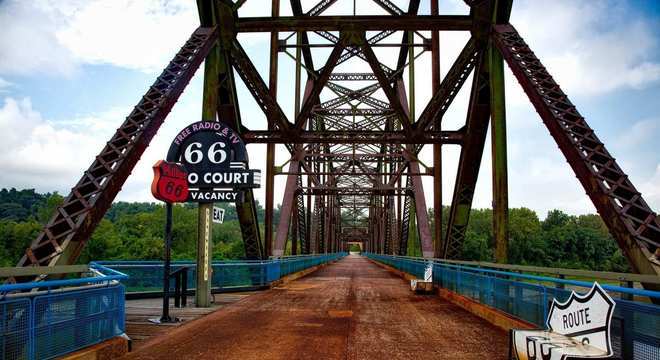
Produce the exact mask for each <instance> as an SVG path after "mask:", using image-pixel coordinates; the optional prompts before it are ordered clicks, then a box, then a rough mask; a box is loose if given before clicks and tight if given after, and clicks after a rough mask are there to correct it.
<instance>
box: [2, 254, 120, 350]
mask: <svg viewBox="0 0 660 360" xmlns="http://www.w3.org/2000/svg"><path fill="white" fill-rule="evenodd" d="M90 271H91V272H92V273H94V274H95V275H94V276H92V277H83V278H78V279H66V280H50V281H39V282H29V283H21V284H6V285H0V321H1V323H0V359H3V360H4V359H51V358H55V357H58V356H61V355H64V354H68V353H71V352H73V351H76V350H78V349H81V348H85V347H88V346H90V345H93V344H96V343H99V342H102V341H104V340H107V339H109V338H112V337H114V336H118V335H121V334H123V333H124V330H125V323H124V318H125V315H124V297H125V294H124V286H123V285H121V283H119V281H120V280H125V279H127V278H128V277H127V276H126V275H124V274H122V273H120V272H118V271H116V270H112V269H109V268H106V267H104V266H103V265H100V264H97V263H92V264H90ZM27 290H31V291H29V292H26V291H27Z"/></svg>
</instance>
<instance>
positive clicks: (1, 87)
mask: <svg viewBox="0 0 660 360" xmlns="http://www.w3.org/2000/svg"><path fill="white" fill-rule="evenodd" d="M11 85H12V83H10V82H9V81H7V80H5V79H3V78H1V77H0V93H2V92H6V91H7V88H8V87H10V86H11Z"/></svg>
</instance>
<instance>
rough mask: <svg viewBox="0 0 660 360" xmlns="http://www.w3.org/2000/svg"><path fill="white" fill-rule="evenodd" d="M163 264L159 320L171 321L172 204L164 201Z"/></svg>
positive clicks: (163, 321)
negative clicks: (161, 302)
mask: <svg viewBox="0 0 660 360" xmlns="http://www.w3.org/2000/svg"><path fill="white" fill-rule="evenodd" d="M165 214H166V215H165V259H164V260H165V264H164V266H163V315H162V316H161V317H160V322H162V323H166V322H172V318H170V255H171V254H170V250H171V248H172V204H171V203H165Z"/></svg>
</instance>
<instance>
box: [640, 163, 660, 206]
mask: <svg viewBox="0 0 660 360" xmlns="http://www.w3.org/2000/svg"><path fill="white" fill-rule="evenodd" d="M638 190H639V191H640V192H641V193H642V196H643V197H644V200H646V202H647V203H648V204H649V206H650V207H651V208H652V209H654V210H656V211H657V210H658V207H659V206H660V164H657V165H656V167H655V172H654V173H653V175H652V176H651V177H650V178H648V179H647V180H646V181H644V182H642V183H640V185H639V189H638Z"/></svg>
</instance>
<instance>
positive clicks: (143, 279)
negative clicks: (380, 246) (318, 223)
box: [0, 253, 347, 360]
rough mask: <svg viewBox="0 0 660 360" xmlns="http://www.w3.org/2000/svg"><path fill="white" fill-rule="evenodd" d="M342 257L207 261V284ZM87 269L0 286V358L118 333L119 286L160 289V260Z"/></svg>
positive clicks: (252, 278)
mask: <svg viewBox="0 0 660 360" xmlns="http://www.w3.org/2000/svg"><path fill="white" fill-rule="evenodd" d="M346 255H347V254H346V253H334V254H322V255H304V256H293V257H284V258H280V259H273V260H266V261H234V260H228V261H218V262H213V276H212V283H213V286H214V287H216V288H220V289H232V288H237V289H246V288H253V287H261V286H266V285H268V284H270V283H272V282H273V281H276V280H278V279H281V278H282V277H284V276H286V275H288V274H292V273H295V272H299V271H302V270H305V269H308V268H310V267H312V266H316V265H320V264H324V263H327V262H330V261H334V260H338V259H340V258H342V257H344V256H346ZM182 267H185V268H186V269H187V271H189V275H191V276H189V277H188V285H189V286H188V287H189V288H194V284H195V267H194V263H192V262H186V261H177V262H173V264H172V271H175V270H177V269H178V268H182ZM89 269H90V272H91V273H93V274H94V276H92V277H81V278H76V279H65V280H49V281H39V282H29V283H20V284H6V285H0V335H1V338H0V360H5V359H51V358H55V357H58V356H62V355H64V354H68V353H71V352H73V351H76V350H78V349H81V348H85V347H88V346H90V345H93V344H96V343H99V342H102V341H104V340H107V339H109V338H112V337H114V336H117V335H121V334H123V333H124V331H125V312H124V306H125V305H124V299H125V295H126V294H125V289H129V291H162V286H163V264H162V262H160V261H107V262H92V263H91V264H90V266H89ZM127 274H128V275H127ZM30 290H33V291H30Z"/></svg>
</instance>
